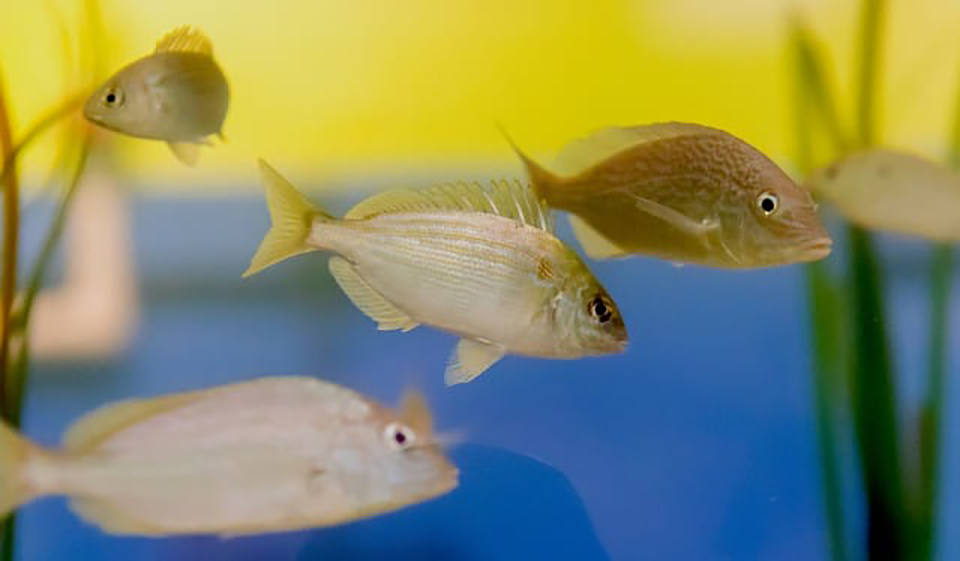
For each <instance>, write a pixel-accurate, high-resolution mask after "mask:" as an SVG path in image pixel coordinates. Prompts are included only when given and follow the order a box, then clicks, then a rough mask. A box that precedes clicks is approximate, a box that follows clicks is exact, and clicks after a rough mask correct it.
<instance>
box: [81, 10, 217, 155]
mask: <svg viewBox="0 0 960 561" xmlns="http://www.w3.org/2000/svg"><path fill="white" fill-rule="evenodd" d="M229 103H230V90H229V87H228V86H227V79H226V77H225V76H224V74H223V71H222V70H221V69H220V65H219V64H217V62H216V60H214V58H213V45H212V44H211V42H210V40H209V39H208V38H207V37H206V35H204V34H203V33H202V32H200V31H199V30H196V29H193V28H190V27H189V26H182V27H178V28H176V29H174V30H173V31H171V32H170V33H168V34H167V35H166V36H164V37H163V38H162V39H161V40H160V41H159V42H158V43H157V48H156V51H155V52H154V53H153V54H151V55H149V56H146V57H143V58H141V59H140V60H137V61H136V62H133V63H132V64H130V65H128V66H126V67H124V68H123V69H121V70H120V71H118V72H117V73H116V74H114V75H113V76H112V77H110V79H109V80H107V81H106V82H105V83H104V84H103V85H101V86H100V87H99V88H97V90H96V91H94V92H93V94H91V96H90V97H89V98H88V99H87V102H86V104H85V105H84V108H83V114H84V116H86V118H87V119H88V120H90V121H91V122H93V123H96V124H97V125H100V126H102V127H104V128H107V129H110V130H113V131H116V132H120V133H123V134H127V135H130V136H135V137H139V138H149V139H155V140H163V141H166V142H167V143H168V144H169V145H170V148H171V150H173V153H174V155H176V156H177V158H179V159H180V160H181V161H182V162H184V163H186V164H188V165H194V164H196V162H197V159H198V158H199V153H200V150H199V146H200V145H202V144H209V139H208V137H209V136H211V135H218V136H220V137H221V138H223V121H224V119H226V116H227V107H228V105H229Z"/></svg>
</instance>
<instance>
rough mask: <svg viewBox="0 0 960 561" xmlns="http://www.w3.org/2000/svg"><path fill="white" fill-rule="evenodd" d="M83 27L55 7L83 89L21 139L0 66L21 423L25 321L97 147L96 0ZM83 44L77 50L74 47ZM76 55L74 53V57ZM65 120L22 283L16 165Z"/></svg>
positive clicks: (8, 339) (7, 263) (72, 70)
mask: <svg viewBox="0 0 960 561" xmlns="http://www.w3.org/2000/svg"><path fill="white" fill-rule="evenodd" d="M83 7H84V9H83V25H82V26H81V27H80V31H79V33H78V36H77V37H76V38H75V39H74V41H71V39H70V37H69V36H68V34H67V32H66V26H65V25H64V24H63V22H62V21H61V20H60V18H59V17H58V14H54V13H53V12H51V20H52V21H53V22H54V24H56V25H57V26H58V27H59V29H60V31H61V37H62V45H61V52H62V57H63V62H64V74H65V76H64V82H65V83H73V82H80V84H82V85H81V86H79V87H80V93H78V94H77V95H71V96H67V97H66V98H64V100H63V101H62V102H60V103H59V104H57V105H55V106H54V107H52V108H50V109H49V110H48V111H47V112H46V113H45V114H44V115H42V116H41V117H40V118H38V119H37V120H36V121H35V122H34V123H33V124H32V125H30V126H29V127H27V129H26V131H25V132H24V133H23V134H22V135H20V136H19V137H15V135H14V133H13V131H14V127H13V124H12V119H13V109H12V107H11V106H10V104H9V103H8V97H7V95H6V94H7V90H6V87H7V84H6V83H5V82H4V81H3V73H2V70H3V69H2V67H0V154H2V160H0V161H2V168H0V170H2V171H0V189H2V195H0V196H2V198H3V232H2V242H0V244H2V250H3V253H2V265H0V271H2V277H0V417H2V418H3V420H4V421H5V422H7V423H9V424H10V425H11V426H14V427H19V426H20V422H21V416H22V409H23V396H24V390H25V389H26V387H27V384H28V381H29V376H28V374H29V364H30V361H29V349H30V345H29V340H28V339H27V333H28V327H29V322H30V315H31V310H32V306H33V302H34V299H35V297H36V296H37V293H38V292H39V291H40V288H41V286H42V284H43V280H44V278H45V277H46V274H47V269H48V268H49V265H50V262H51V261H52V259H53V255H54V252H55V249H56V247H57V245H58V242H59V240H60V238H61V236H62V233H63V229H64V225H65V223H66V220H67V217H68V216H69V211H70V207H71V203H72V201H73V200H74V196H75V194H76V192H77V188H78V186H79V185H80V179H81V177H82V175H83V172H84V170H85V169H86V165H87V162H88V159H89V156H90V152H91V149H92V146H93V137H92V129H91V128H90V127H89V125H87V124H86V123H85V122H83V120H82V119H81V118H80V117H79V109H80V107H81V105H82V101H83V97H84V96H83V92H84V91H85V90H87V89H89V84H91V83H93V81H94V79H95V78H96V77H97V76H98V75H99V71H98V70H99V69H98V65H97V56H96V53H97V52H98V51H99V50H100V49H99V47H98V46H99V44H100V43H101V31H100V12H99V6H98V3H97V1H96V0H86V1H85V2H84V4H83ZM73 42H76V43H77V44H78V48H75V47H74V46H73V44H72V43H73ZM75 55H76V57H75ZM60 123H64V126H63V127H62V133H61V134H62V139H61V141H60V148H59V149H58V150H57V152H56V155H55V157H54V160H53V169H52V171H51V172H50V174H49V183H50V184H51V185H50V187H51V188H50V189H43V190H42V191H43V192H50V191H52V190H53V189H56V190H58V191H59V195H58V198H59V201H58V203H57V205H56V209H55V211H54V215H53V218H52V220H51V221H50V224H49V226H48V228H47V231H46V232H45V234H44V236H43V241H42V245H41V249H40V251H39V253H38V254H37V255H36V256H35V257H34V259H33V261H32V263H31V264H30V266H29V269H28V271H29V273H28V275H27V276H26V278H25V280H24V281H23V282H22V283H21V282H19V275H18V273H19V271H21V267H22V265H23V262H24V261H25V260H24V259H23V258H22V257H21V256H20V254H19V244H20V227H21V224H20V211H21V206H22V201H21V197H22V190H21V187H22V185H21V182H20V175H19V173H18V166H19V165H20V163H21V161H22V159H23V157H24V156H25V155H26V154H27V153H28V149H29V148H30V147H31V146H32V145H33V144H34V143H35V141H36V140H38V139H39V138H41V137H43V136H45V135H48V134H49V133H50V132H51V131H52V130H53V129H54V128H55V125H58V124H60ZM15 536H16V518H15V515H14V516H10V517H9V518H8V519H7V520H5V521H3V522H2V531H0V561H11V560H12V559H14V555H15Z"/></svg>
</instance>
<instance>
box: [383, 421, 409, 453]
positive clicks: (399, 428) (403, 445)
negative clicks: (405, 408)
mask: <svg viewBox="0 0 960 561" xmlns="http://www.w3.org/2000/svg"><path fill="white" fill-rule="evenodd" d="M383 436H384V438H386V439H387V443H388V444H389V445H390V446H393V447H394V448H395V449H397V450H405V449H407V448H409V447H410V446H411V445H413V440H414V438H413V431H412V430H411V429H410V428H409V427H406V426H404V425H401V424H398V423H390V424H389V425H387V428H386V430H384V433H383Z"/></svg>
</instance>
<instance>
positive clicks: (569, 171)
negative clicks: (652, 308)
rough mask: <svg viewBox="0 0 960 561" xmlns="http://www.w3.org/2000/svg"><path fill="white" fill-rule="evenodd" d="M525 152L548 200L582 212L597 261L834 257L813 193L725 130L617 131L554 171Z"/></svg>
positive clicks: (727, 262)
mask: <svg viewBox="0 0 960 561" xmlns="http://www.w3.org/2000/svg"><path fill="white" fill-rule="evenodd" d="M515 149H516V146H515ZM516 150H517V153H518V155H519V156H520V157H521V159H522V160H523V162H524V164H525V166H526V168H527V172H528V174H529V176H530V179H531V181H532V182H533V184H534V186H535V188H536V189H537V191H538V193H539V195H540V197H542V198H543V199H544V200H545V201H546V202H547V204H549V205H550V206H552V207H554V208H558V209H562V210H566V211H568V212H570V213H572V216H571V222H572V224H573V228H574V233H575V234H576V236H577V239H578V240H579V241H580V243H581V244H583V247H584V250H585V251H586V252H587V254H588V255H590V256H591V257H594V258H611V257H623V256H628V255H632V254H642V255H649V256H653V257H659V258H662V259H666V260H669V261H673V262H675V263H694V264H699V265H707V266H713V267H730V268H751V267H767V266H773V265H786V264H789V263H797V262H803V261H815V260H818V259H822V258H824V257H826V256H827V255H829V253H830V248H831V243H832V242H831V239H830V236H829V235H828V234H827V232H826V230H825V229H824V227H823V225H822V224H821V223H820V220H819V218H818V217H817V212H816V205H815V204H814V202H813V199H812V198H811V197H810V194H809V193H808V192H807V191H806V190H804V189H802V188H800V187H798V186H797V185H796V184H795V183H794V182H793V181H792V180H791V179H790V178H789V177H787V175H786V174H785V173H784V172H783V171H782V170H781V169H780V168H779V167H777V165H776V164H774V163H773V162H772V161H771V160H770V159H769V158H767V157H766V156H765V155H763V154H762V153H761V152H760V151H758V150H757V149H755V148H753V147H752V146H750V145H749V144H747V143H746V142H744V141H742V140H740V139H738V138H736V137H734V136H733V135H731V134H729V133H726V132H724V131H721V130H718V129H714V128H710V127H706V126H702V125H696V124H688V123H660V124H653V125H643V126H635V127H611V128H607V129H603V130H600V131H599V132H597V133H595V134H593V135H591V136H589V137H587V138H585V139H583V140H579V141H576V142H573V143H572V144H570V145H569V146H567V147H566V148H565V149H564V150H563V151H562V152H561V153H560V155H559V156H558V157H557V163H556V166H555V167H554V168H553V169H552V170H547V169H546V168H544V167H543V166H541V165H539V164H538V163H536V162H534V161H533V160H532V159H530V158H529V157H528V156H526V155H525V154H524V153H523V152H521V151H520V150H519V149H516Z"/></svg>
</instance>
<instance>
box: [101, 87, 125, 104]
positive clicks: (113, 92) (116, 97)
mask: <svg viewBox="0 0 960 561" xmlns="http://www.w3.org/2000/svg"><path fill="white" fill-rule="evenodd" d="M103 103H104V105H106V106H107V107H120V106H121V105H123V92H122V91H121V90H118V89H116V88H114V89H110V90H107V93H106V95H104V96H103Z"/></svg>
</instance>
